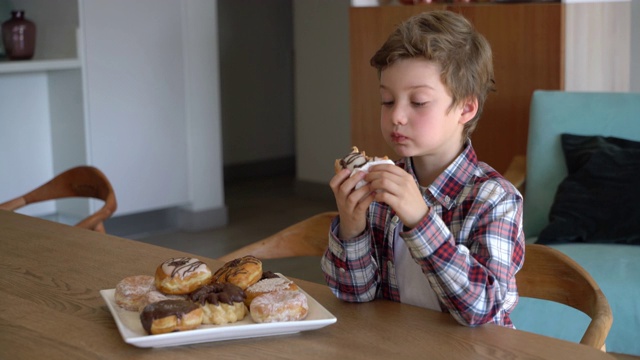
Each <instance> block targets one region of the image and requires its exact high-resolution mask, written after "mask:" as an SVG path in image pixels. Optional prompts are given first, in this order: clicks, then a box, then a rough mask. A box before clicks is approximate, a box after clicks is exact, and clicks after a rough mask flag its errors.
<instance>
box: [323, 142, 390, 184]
mask: <svg viewBox="0 0 640 360" xmlns="http://www.w3.org/2000/svg"><path fill="white" fill-rule="evenodd" d="M380 164H391V165H394V162H393V161H391V160H390V159H389V157H388V156H382V157H378V156H374V157H371V156H367V154H366V153H365V152H364V151H360V150H358V147H357V146H354V147H353V148H352V149H351V152H350V153H349V154H347V155H346V156H345V157H343V158H341V159H336V160H335V162H334V164H333V166H334V170H335V172H336V174H337V173H338V172H340V170H342V169H349V170H351V176H353V175H354V174H355V173H356V172H358V171H364V172H368V171H369V167H371V166H373V165H380ZM365 184H366V182H365V181H364V180H361V181H359V182H358V184H356V186H355V188H356V189H359V188H361V187H362V186H364V185H365Z"/></svg>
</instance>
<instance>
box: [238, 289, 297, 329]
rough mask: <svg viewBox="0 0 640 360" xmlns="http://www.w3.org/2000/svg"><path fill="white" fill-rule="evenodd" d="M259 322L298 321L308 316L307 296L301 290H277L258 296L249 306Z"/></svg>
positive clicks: (252, 315)
mask: <svg viewBox="0 0 640 360" xmlns="http://www.w3.org/2000/svg"><path fill="white" fill-rule="evenodd" d="M249 311H250V313H251V318H252V319H253V321H255V322H257V323H269V322H280V321H296V320H302V319H304V318H305V317H307V314H308V313H309V305H308V302H307V296H306V295H305V294H304V293H302V292H301V291H276V292H270V293H266V294H262V295H260V296H257V297H256V298H254V299H253V301H252V302H251V306H250V308H249Z"/></svg>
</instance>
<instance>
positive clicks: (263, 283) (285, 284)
mask: <svg viewBox="0 0 640 360" xmlns="http://www.w3.org/2000/svg"><path fill="white" fill-rule="evenodd" d="M299 290H300V288H299V287H298V285H296V284H295V283H294V282H293V281H291V280H289V279H287V278H285V277H282V276H279V275H275V274H274V275H273V277H267V278H263V279H261V280H260V281H258V282H257V283H255V284H253V285H251V286H249V287H248V288H246V289H245V290H244V292H245V294H247V298H246V299H245V301H244V303H245V304H246V305H247V306H250V305H251V302H252V301H253V299H255V298H256V297H257V296H260V295H262V294H266V293H270V292H275V291H299Z"/></svg>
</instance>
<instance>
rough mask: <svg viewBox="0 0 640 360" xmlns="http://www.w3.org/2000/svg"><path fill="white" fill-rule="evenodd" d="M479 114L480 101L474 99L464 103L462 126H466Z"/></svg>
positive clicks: (461, 118)
mask: <svg viewBox="0 0 640 360" xmlns="http://www.w3.org/2000/svg"><path fill="white" fill-rule="evenodd" d="M477 112H478V99H477V98H475V97H473V98H469V99H466V100H465V101H464V102H463V103H462V113H461V114H460V124H466V123H467V122H469V121H470V120H471V119H473V117H474V116H476V113H477Z"/></svg>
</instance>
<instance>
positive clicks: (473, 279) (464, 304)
mask: <svg viewBox="0 0 640 360" xmlns="http://www.w3.org/2000/svg"><path fill="white" fill-rule="evenodd" d="M396 165H398V166H401V167H402V168H404V169H405V170H406V171H407V172H409V173H410V174H412V175H413V177H414V178H415V173H414V171H413V169H412V166H411V159H410V158H405V159H401V160H399V161H397V162H396ZM416 182H417V180H416ZM423 190H424V191H423V198H424V200H425V202H426V203H427V205H429V207H430V209H429V212H428V213H427V215H426V216H425V217H424V219H422V221H421V222H420V223H419V224H418V225H417V226H416V227H415V228H413V229H409V228H406V227H404V226H403V225H402V223H401V222H400V220H399V219H398V217H397V216H395V213H394V211H393V209H391V208H390V207H389V206H388V205H386V204H384V203H375V202H374V203H373V204H371V206H370V207H369V212H368V215H367V217H368V221H367V224H368V225H367V228H366V229H365V231H364V232H363V233H362V234H361V235H360V236H358V237H357V238H354V239H352V240H349V241H342V240H340V239H338V236H337V234H338V227H339V226H340V219H339V217H337V218H336V219H334V221H333V224H332V225H331V231H330V233H329V248H328V249H327V251H326V253H325V255H324V256H323V258H322V270H323V272H324V274H325V278H326V280H327V284H328V285H329V287H330V288H331V290H332V291H333V293H334V294H335V295H336V296H337V297H338V298H340V299H342V300H345V301H350V302H365V301H371V300H373V299H375V298H376V297H382V298H384V299H389V300H393V301H400V294H399V290H398V285H397V283H398V282H397V280H396V276H395V266H394V254H393V251H394V246H393V243H394V241H396V240H398V239H402V240H403V241H405V242H406V244H407V247H408V248H409V252H410V253H411V255H412V257H413V258H414V259H415V260H416V261H417V262H418V263H419V264H420V266H421V267H422V271H423V272H424V274H425V276H426V277H427V279H428V281H429V283H430V284H431V287H432V288H433V290H434V292H435V293H436V295H437V296H438V299H439V301H440V306H441V308H442V310H443V311H447V312H450V313H451V314H452V315H453V316H454V318H455V319H456V320H457V321H458V322H459V323H461V324H463V325H467V326H475V325H480V324H484V323H495V324H498V325H502V326H507V327H513V323H512V322H511V319H510V318H509V313H510V312H511V310H513V308H514V307H515V305H516V304H517V302H518V291H517V288H516V280H515V274H516V272H517V271H518V270H520V268H521V267H522V263H523V261H524V244H525V242H524V233H523V231H522V195H520V193H519V192H518V190H516V189H515V187H514V186H513V185H512V184H511V183H509V182H508V181H507V180H506V179H504V178H503V177H502V176H501V175H500V174H499V173H498V172H496V171H495V170H494V169H492V168H491V167H490V166H488V165H487V164H485V163H483V162H478V159H477V157H476V153H475V151H474V150H473V147H472V146H471V143H470V141H468V142H467V144H466V145H465V149H464V150H463V152H462V154H460V155H459V156H458V157H457V158H456V159H455V161H454V162H453V163H452V164H451V165H450V166H449V167H448V168H447V169H446V170H445V171H444V172H443V173H442V174H441V175H440V176H439V177H438V178H437V179H436V180H435V181H434V182H433V184H431V186H429V187H428V188H424V189H423Z"/></svg>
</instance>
